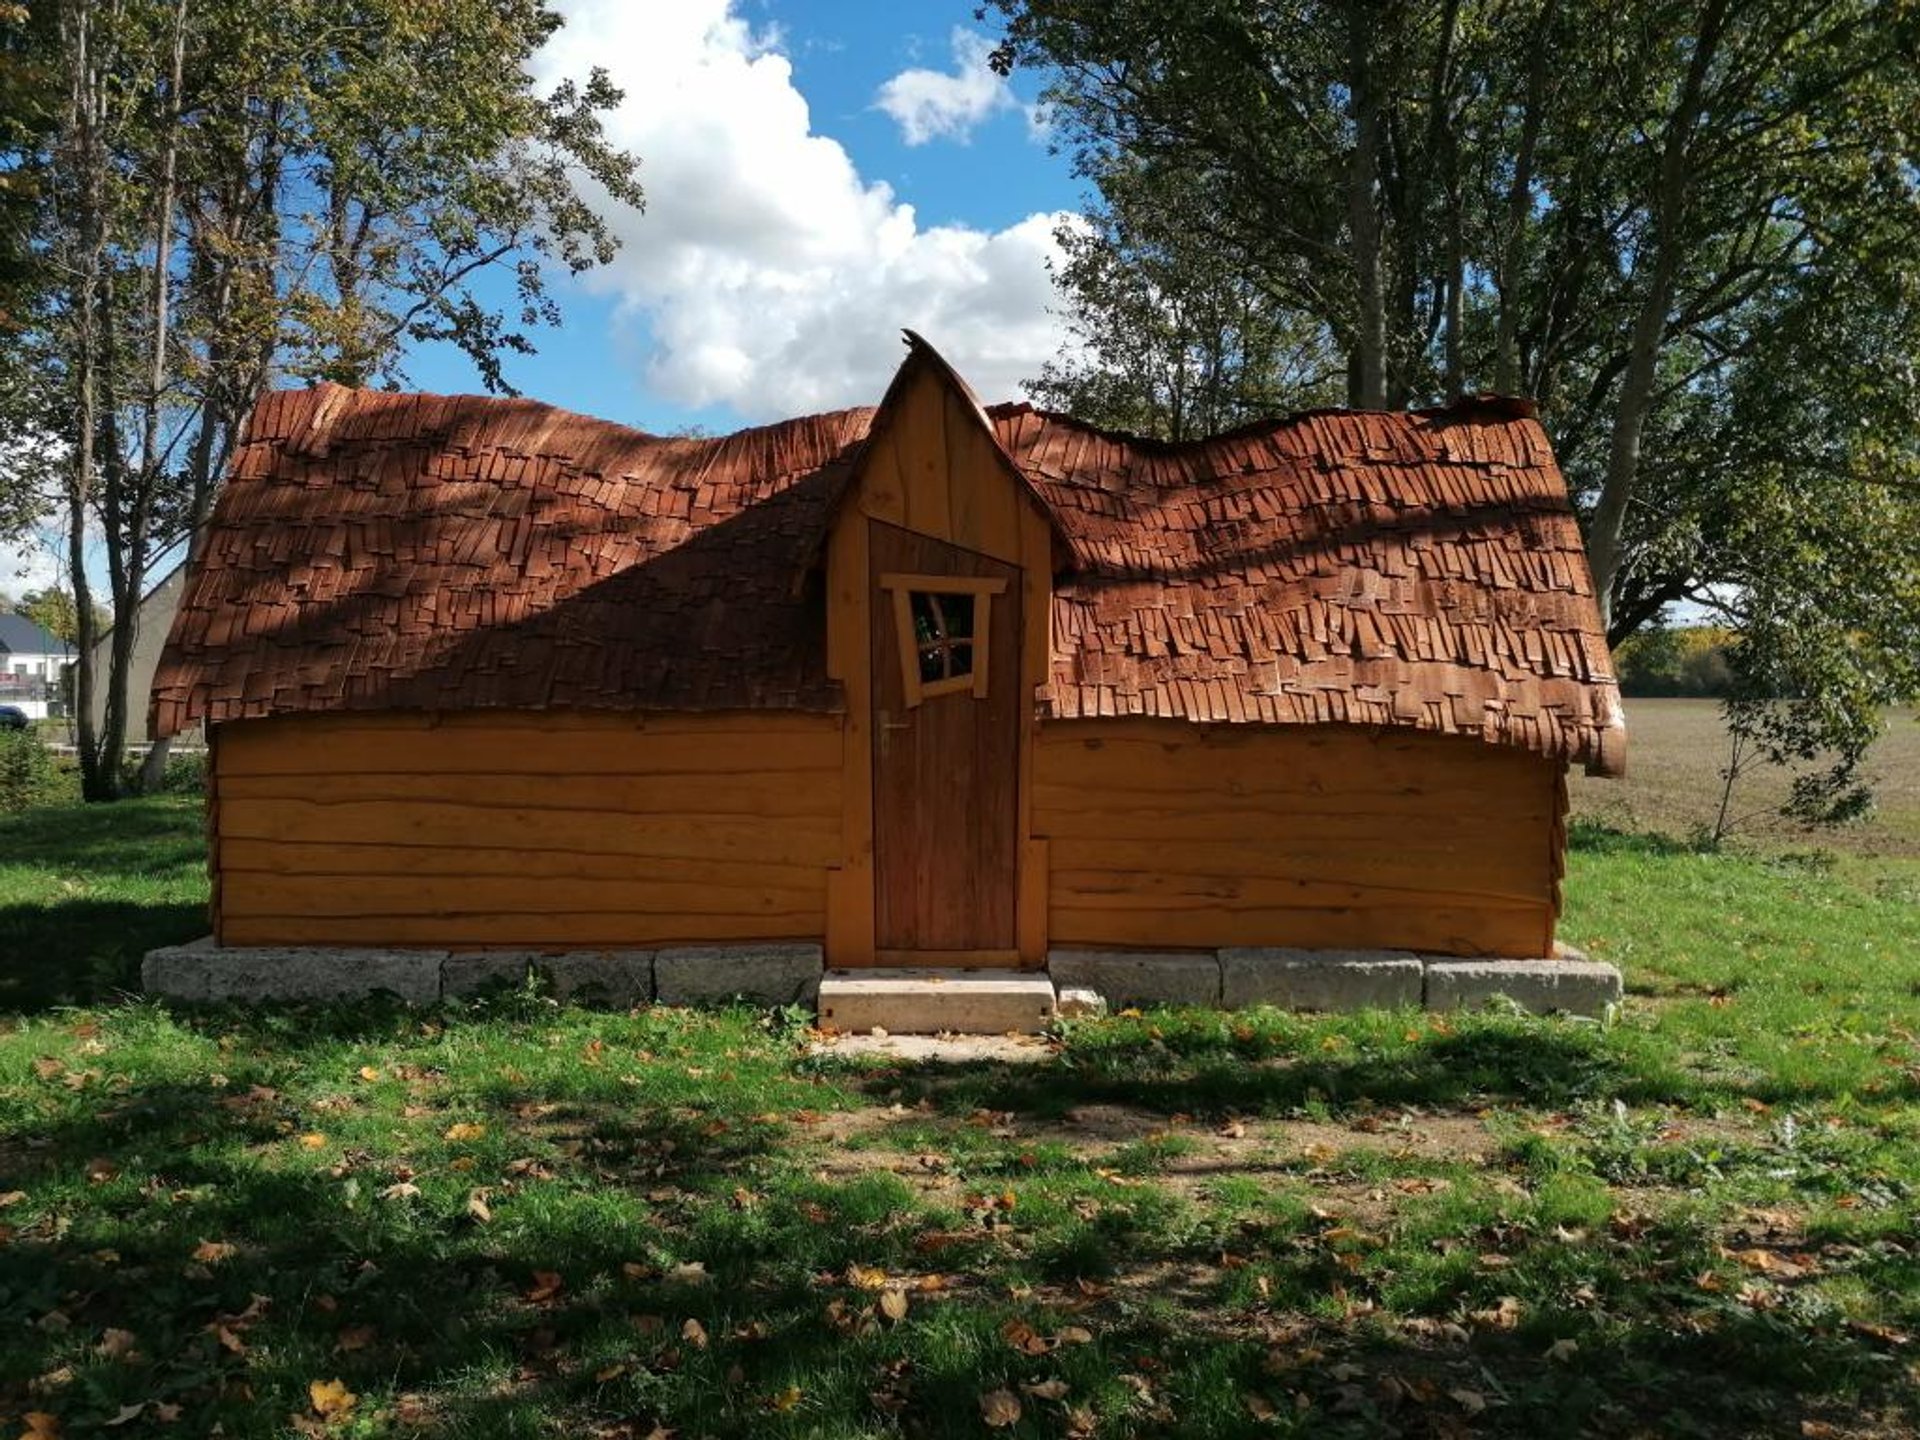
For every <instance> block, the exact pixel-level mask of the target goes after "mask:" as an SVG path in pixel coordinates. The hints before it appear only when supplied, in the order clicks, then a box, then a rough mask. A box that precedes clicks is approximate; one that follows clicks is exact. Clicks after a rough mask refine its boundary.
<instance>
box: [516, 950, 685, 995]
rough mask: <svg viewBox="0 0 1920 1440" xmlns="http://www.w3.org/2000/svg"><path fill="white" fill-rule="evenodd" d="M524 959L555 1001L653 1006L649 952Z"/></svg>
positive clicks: (588, 952)
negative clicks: (530, 962)
mask: <svg viewBox="0 0 1920 1440" xmlns="http://www.w3.org/2000/svg"><path fill="white" fill-rule="evenodd" d="M526 958H528V959H530V960H531V961H532V962H533V968H534V969H535V970H536V971H538V972H539V973H540V974H541V975H542V976H543V977H545V979H546V982H547V984H548V985H549V986H550V987H551V988H552V990H553V993H554V996H555V998H556V999H560V1000H571V1001H573V1002H575V1003H576V1004H583V1005H617V1006H627V1005H650V1004H652V1003H653V989H654V985H653V951H651V950H564V951H561V952H560V953H558V954H554V955H533V956H528V957H526Z"/></svg>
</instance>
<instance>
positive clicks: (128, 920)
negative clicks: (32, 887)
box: [0, 900, 207, 1013]
mask: <svg viewBox="0 0 1920 1440" xmlns="http://www.w3.org/2000/svg"><path fill="white" fill-rule="evenodd" d="M206 933H207V910H206V906H205V905H202V904H186V903H181V902H177V901H164V900H153V901H134V900H53V901H51V902H49V903H47V904H44V905H0V1011H13V1012H16V1013H20V1012H32V1011H38V1010H47V1009H51V1008H52V1007H54V1006H57V1005H84V1004H92V1003H95V1002H98V1001H103V1000H111V999H113V998H115V997H116V996H118V995H120V994H124V993H130V992H134V991H137V990H139V988H140V957H141V956H143V955H144V954H146V952H147V951H149V950H151V949H153V948H155V947H156V946H159V945H178V944H181V943H183V942H185V941H188V940H193V939H195V938H197V937H199V936H201V935H204V934H206Z"/></svg>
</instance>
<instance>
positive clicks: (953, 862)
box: [868, 521, 1021, 967]
mask: <svg viewBox="0 0 1920 1440" xmlns="http://www.w3.org/2000/svg"><path fill="white" fill-rule="evenodd" d="M868 554H869V565H870V570H871V574H870V586H871V601H872V604H871V611H870V613H871V615H872V617H873V627H872V643H873V672H872V673H873V708H874V714H873V851H874V939H875V949H876V951H877V956H876V958H877V959H878V960H879V963H881V964H882V965H887V964H922V965H940V964H948V965H1003V966H1009V967H1011V966H1017V965H1018V964H1019V952H1018V950H1017V948H1016V945H1017V941H1016V932H1015V908H1016V903H1017V898H1018V891H1019V883H1018V881H1019V843H1018V835H1017V831H1018V825H1019V810H1018V798H1019V774H1020V763H1019V762H1020V722H1021V697H1020V693H1019V691H1020V640H1021V634H1020V579H1021V572H1020V569H1019V567H1018V566H1014V565H1007V564H1003V563H1002V562H1000V561H998V560H993V559H989V558H988V557H987V556H985V555H980V554H976V553H975V552H973V551H971V550H962V549H960V548H959V547H957V546H954V545H948V544H945V543H943V542H941V541H939V540H933V539H929V538H927V537H926V536H922V535H915V534H913V533H911V532H910V531H906V530H900V529H897V528H895V527H894V526H891V525H886V524H882V523H880V522H877V521H875V522H873V523H872V524H871V526H870V529H869V542H868Z"/></svg>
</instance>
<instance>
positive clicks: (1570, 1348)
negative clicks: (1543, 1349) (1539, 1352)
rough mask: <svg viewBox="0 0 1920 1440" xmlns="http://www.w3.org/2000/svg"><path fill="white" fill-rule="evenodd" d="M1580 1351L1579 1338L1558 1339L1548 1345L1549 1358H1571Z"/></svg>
mask: <svg viewBox="0 0 1920 1440" xmlns="http://www.w3.org/2000/svg"><path fill="white" fill-rule="evenodd" d="M1579 1353H1580V1342H1579V1341H1577V1340H1556V1341H1554V1342H1553V1343H1552V1344H1551V1345H1549V1346H1547V1359H1549V1360H1563V1361H1564V1360H1571V1359H1573V1357H1574V1356H1575V1355H1578V1354H1579Z"/></svg>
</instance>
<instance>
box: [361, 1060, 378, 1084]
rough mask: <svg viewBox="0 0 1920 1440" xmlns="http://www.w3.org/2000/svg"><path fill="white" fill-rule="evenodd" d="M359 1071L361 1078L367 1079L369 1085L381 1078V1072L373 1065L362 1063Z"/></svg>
mask: <svg viewBox="0 0 1920 1440" xmlns="http://www.w3.org/2000/svg"><path fill="white" fill-rule="evenodd" d="M358 1073H359V1075H360V1078H361V1079H362V1080H365V1081H366V1082H367V1083H368V1084H369V1085H371V1084H372V1083H373V1082H374V1081H375V1080H378V1079H379V1078H380V1072H379V1071H378V1070H376V1069H375V1068H374V1067H373V1066H371V1065H362V1066H361V1067H360V1070H359V1072H358Z"/></svg>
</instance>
